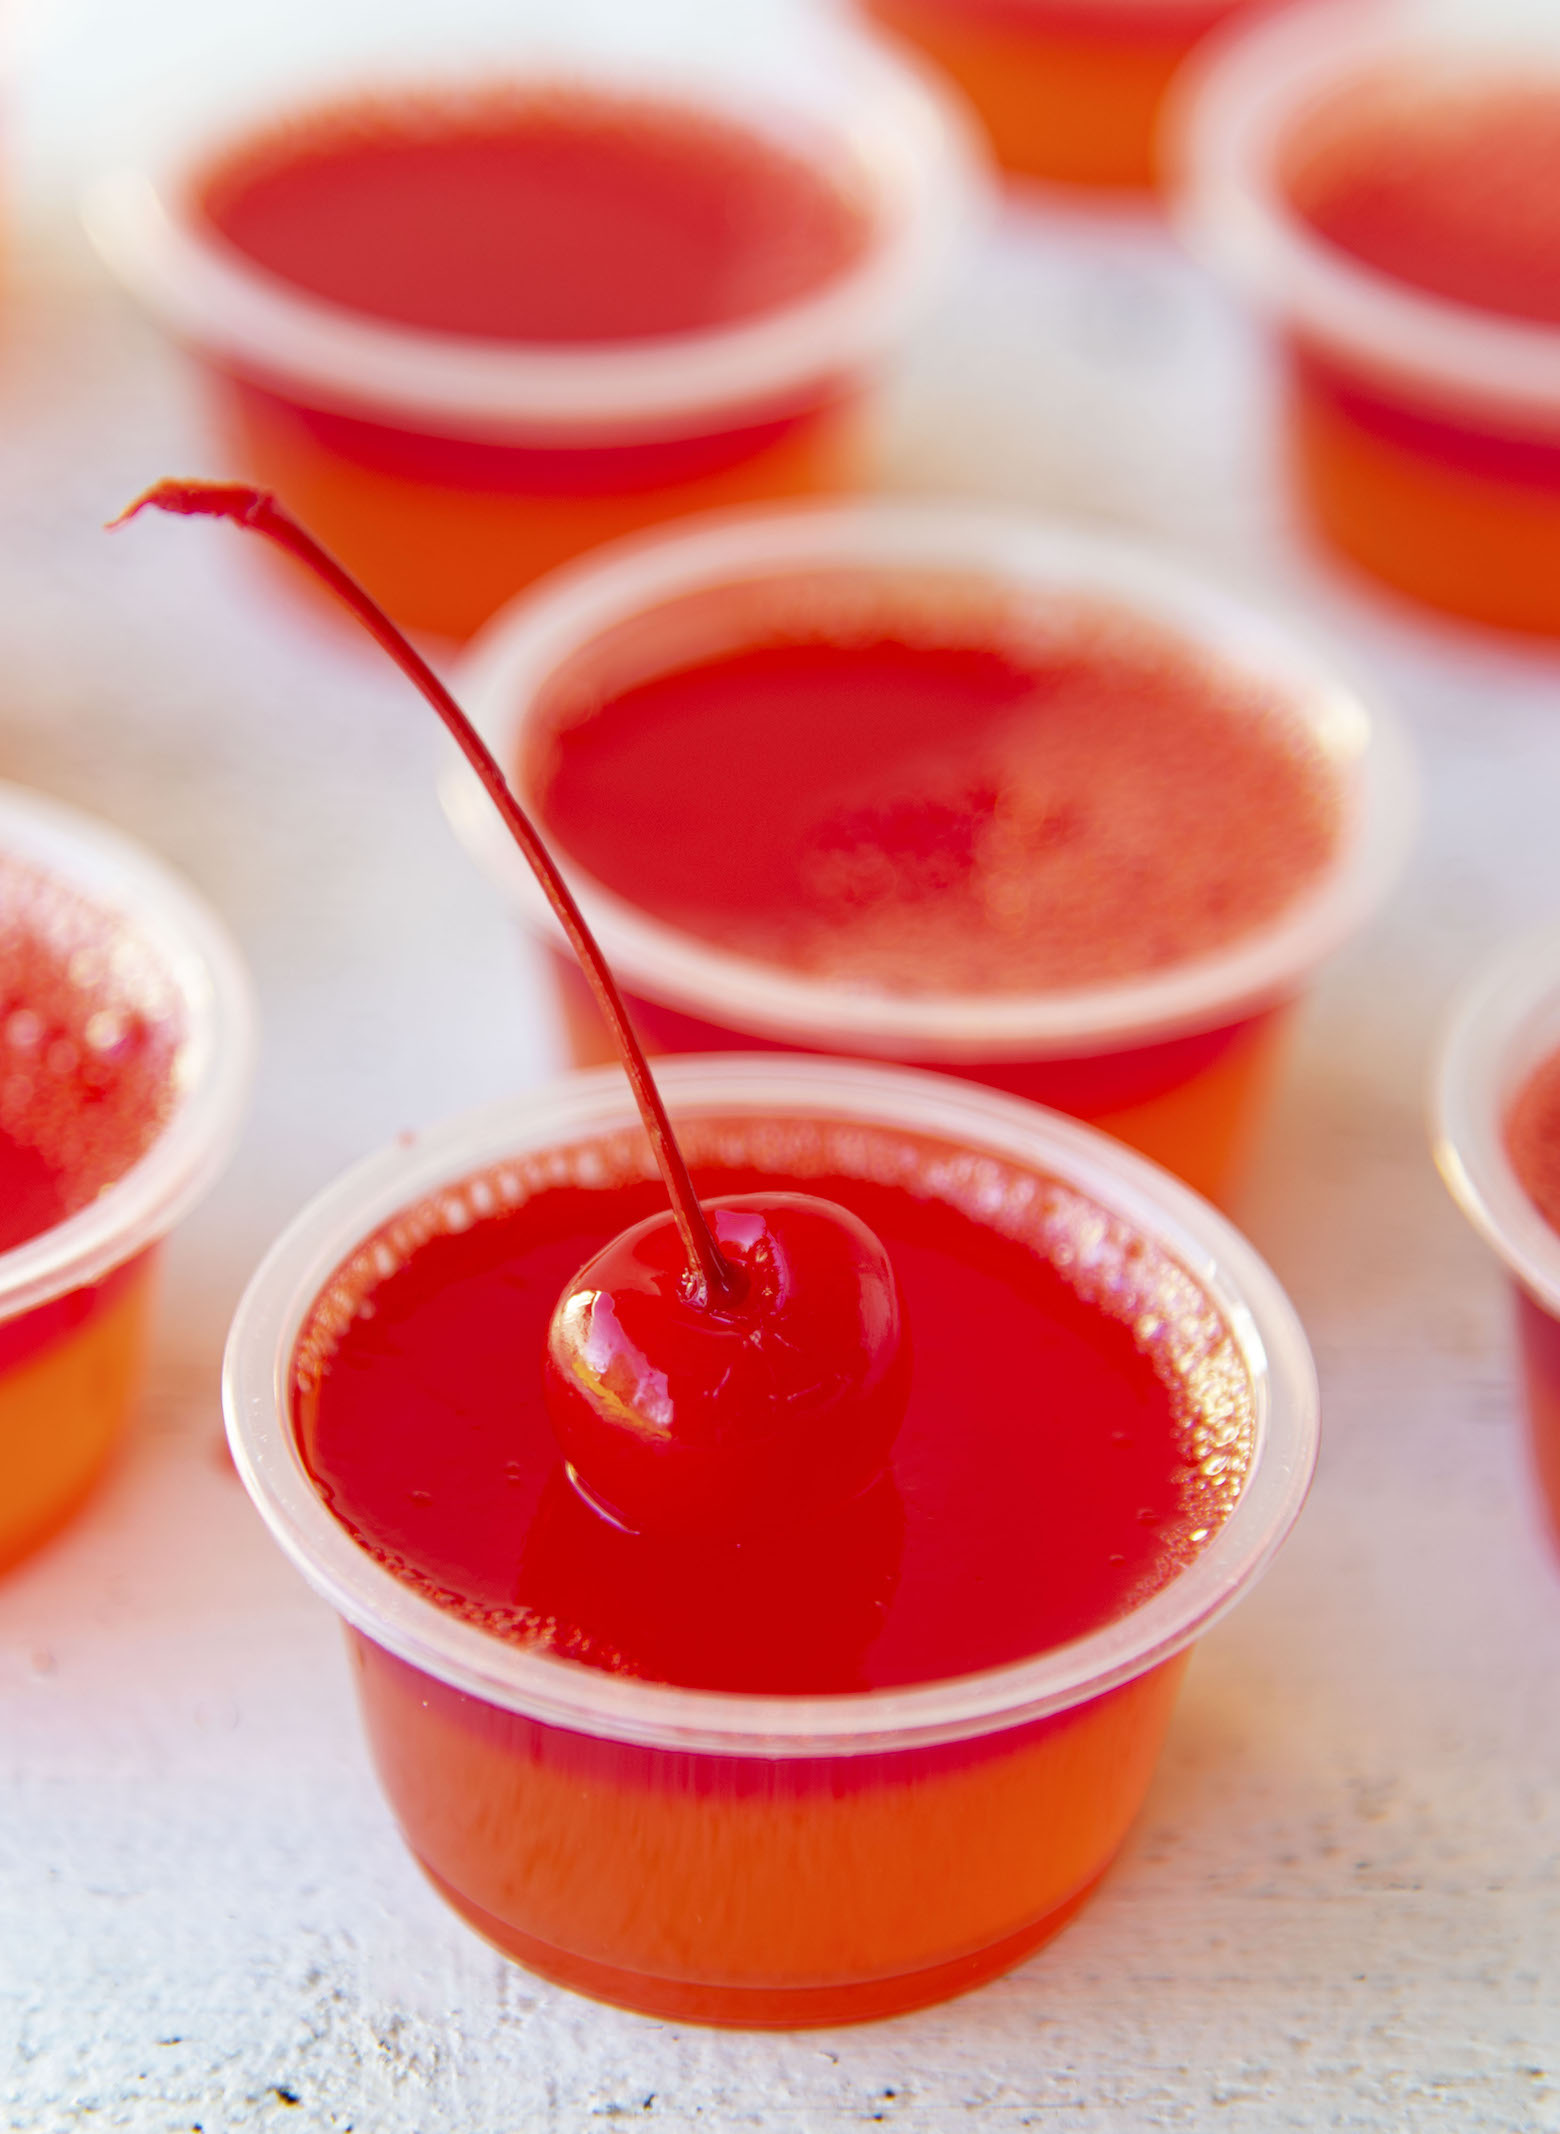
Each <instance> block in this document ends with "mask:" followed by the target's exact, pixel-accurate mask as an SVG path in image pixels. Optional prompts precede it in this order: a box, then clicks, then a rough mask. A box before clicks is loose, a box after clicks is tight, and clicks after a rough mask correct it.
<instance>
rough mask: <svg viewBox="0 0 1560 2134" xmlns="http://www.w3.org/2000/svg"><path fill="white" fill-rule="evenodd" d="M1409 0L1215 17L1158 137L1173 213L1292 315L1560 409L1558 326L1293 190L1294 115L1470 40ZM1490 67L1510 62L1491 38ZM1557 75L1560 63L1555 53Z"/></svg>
mask: <svg viewBox="0 0 1560 2134" xmlns="http://www.w3.org/2000/svg"><path fill="white" fill-rule="evenodd" d="M1471 49H1476V47H1470V46H1468V45H1467V44H1465V43H1464V42H1463V41H1462V40H1460V39H1452V38H1449V37H1447V35H1446V33H1445V31H1444V28H1443V30H1442V31H1441V32H1440V34H1439V35H1438V32H1437V26H1436V23H1435V22H1434V20H1427V19H1426V17H1425V15H1424V13H1423V11H1422V10H1420V9H1418V8H1416V7H1414V6H1412V5H1410V4H1409V0H1309V4H1302V5H1299V6H1289V7H1286V8H1284V9H1283V10H1282V11H1280V12H1278V13H1275V14H1269V15H1265V16H1263V17H1261V18H1260V19H1258V20H1257V21H1256V22H1254V23H1252V24H1249V25H1241V24H1232V25H1230V26H1228V27H1226V28H1224V29H1222V30H1219V31H1217V32H1215V33H1214V35H1213V37H1212V38H1211V39H1210V40H1209V41H1208V43H1207V44H1206V45H1205V46H1203V47H1201V48H1200V49H1199V50H1198V52H1197V53H1196V54H1194V56H1193V57H1192V59H1191V60H1190V61H1189V62H1188V64H1187V66H1186V68H1185V69H1184V70H1183V72H1182V74H1181V75H1180V76H1179V77H1178V80H1177V82H1176V86H1175V88H1174V90H1173V92H1172V95H1171V99H1170V102H1169V104H1168V105H1167V108H1166V114H1165V119H1164V122H1163V129H1162V135H1161V139H1162V142H1163V145H1164V159H1165V162H1166V166H1167V168H1168V171H1169V173H1170V185H1169V194H1170V212H1171V219H1172V222H1173V224H1174V225H1175V227H1176V228H1177V230H1178V231H1179V234H1180V235H1181V237H1182V238H1183V239H1184V241H1185V242H1186V243H1187V245H1188V246H1189V247H1190V249H1191V250H1192V251H1193V252H1194V253H1196V254H1198V255H1199V256H1200V257H1202V258H1203V259H1204V260H1205V261H1206V262H1207V263H1208V264H1209V265H1210V266H1212V267H1213V268H1215V269H1216V270H1218V271H1220V272H1222V273H1223V274H1224V275H1226V276H1227V277H1228V278H1229V279H1230V280H1231V281H1233V282H1234V283H1235V284H1236V285H1237V287H1239V288H1240V289H1242V290H1243V291H1244V292H1245V294H1246V295H1247V296H1248V297H1250V298H1252V299H1253V300H1254V301H1255V302H1256V303H1257V304H1258V305H1259V306H1261V308H1263V309H1264V310H1265V311H1267V312H1268V313H1270V314H1271V315H1272V316H1274V317H1275V318H1276V319H1278V320H1279V321H1280V322H1281V323H1283V324H1285V325H1287V326H1289V327H1290V328H1291V329H1292V330H1294V331H1296V332H1298V333H1300V334H1301V335H1303V336H1305V337H1307V338H1309V339H1311V340H1314V341H1316V342H1318V343H1320V344H1321V345H1322V346H1324V347H1326V348H1329V349H1331V350H1333V351H1335V352H1336V353H1337V354H1339V355H1341V356H1343V357H1346V358H1347V359H1349V360H1350V361H1351V362H1353V363H1354V364H1355V365H1357V366H1358V367H1360V368H1362V369H1363V370H1365V371H1366V372H1367V373H1371V374H1374V375H1377V376H1379V377H1381V378H1383V379H1385V380H1387V381H1389V382H1397V383H1398V384H1399V385H1400V386H1401V384H1402V383H1403V382H1405V381H1407V382H1409V383H1411V384H1417V385H1418V386H1419V387H1420V388H1421V390H1424V391H1428V392H1430V393H1431V394H1432V395H1433V396H1434V397H1435V398H1436V399H1437V400H1439V401H1442V402H1450V403H1451V404H1452V405H1453V406H1467V405H1469V404H1470V403H1471V404H1472V405H1473V406H1474V407H1478V408H1483V407H1487V406H1488V404H1489V403H1490V402H1492V401H1493V402H1497V403H1499V404H1500V405H1501V407H1502V408H1503V409H1505V410H1507V411H1509V412H1510V413H1512V414H1514V415H1516V416H1519V417H1521V418H1524V419H1526V420H1529V421H1531V422H1534V423H1536V424H1539V425H1540V426H1544V427H1554V426H1556V425H1560V327H1555V326H1546V325H1544V324H1543V323H1542V322H1541V321H1538V320H1524V319H1517V318H1507V317H1504V316H1502V315H1501V314H1500V313H1498V312H1493V311H1483V310H1480V309H1479V308H1477V307H1476V306H1474V305H1471V304H1462V303H1458V302H1457V301H1455V300H1454V299H1453V298H1450V297H1444V296H1437V295H1435V294H1434V293H1433V292H1431V291H1429V290H1421V289H1416V288H1414V287H1413V286H1412V285H1411V284H1409V283H1407V282H1401V281H1397V280H1395V279H1394V278H1393V277H1392V276H1390V275H1388V274H1385V273H1382V272H1381V271H1379V270H1378V269H1376V268H1374V267H1370V266H1368V265H1366V264H1365V262H1363V261H1361V260H1357V259H1354V258H1352V257H1351V255H1350V254H1348V253H1347V252H1344V251H1342V250H1341V249H1339V248H1338V247H1336V246H1333V245H1330V244H1328V243H1327V242H1326V241H1325V239H1323V238H1321V237H1320V236H1319V235H1318V234H1317V233H1316V232H1315V231H1313V230H1312V229H1311V228H1310V226H1309V225H1308V224H1307V223H1306V222H1305V220H1304V219H1303V218H1302V217H1301V216H1300V215H1298V214H1297V213H1296V212H1295V211H1294V209H1293V207H1292V206H1291V205H1290V204H1289V201H1288V199H1287V197H1286V194H1285V191H1284V188H1283V187H1282V185H1281V184H1280V183H1279V182H1278V164H1279V159H1280V156H1281V154H1282V151H1283V149H1284V147H1285V145H1286V142H1287V140H1288V138H1289V132H1290V128H1291V126H1292V125H1293V124H1294V122H1296V121H1297V120H1299V119H1301V118H1303V117H1304V116H1305V114H1306V113H1307V112H1308V111H1312V110H1316V109H1318V108H1323V107H1324V106H1325V104H1326V101H1327V99H1328V97H1329V95H1330V94H1332V93H1334V92H1336V91H1338V90H1340V89H1342V88H1346V87H1347V86H1348V84H1349V83H1350V82H1351V81H1352V80H1358V79H1359V78H1361V77H1362V76H1364V75H1367V74H1369V73H1370V72H1371V71H1373V70H1374V69H1376V68H1378V67H1382V66H1384V65H1389V64H1391V63H1393V62H1399V63H1401V62H1403V61H1404V60H1405V59H1406V60H1407V61H1408V62H1409V63H1410V64H1411V65H1417V66H1426V65H1429V66H1430V67H1431V68H1432V69H1438V70H1440V71H1442V72H1444V71H1445V68H1446V66H1447V63H1448V60H1449V59H1455V58H1456V57H1457V56H1458V55H1461V56H1462V57H1463V58H1464V59H1466V55H1467V53H1468V52H1469V51H1470V50H1471ZM1485 49H1486V50H1487V52H1488V53H1489V54H1490V56H1491V60H1492V62H1493V64H1492V65H1491V68H1490V71H1491V72H1492V74H1493V73H1496V72H1499V73H1503V74H1505V73H1509V72H1510V63H1509V61H1508V63H1507V64H1506V66H1504V67H1502V66H1501V65H1500V61H1499V55H1500V53H1502V52H1503V51H1509V49H1510V47H1508V46H1506V45H1503V44H1500V43H1492V44H1490V45H1489V46H1487V47H1486V48H1485ZM1555 72H1556V79H1557V85H1560V63H1557V64H1556V66H1555Z"/></svg>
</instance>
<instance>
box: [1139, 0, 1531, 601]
mask: <svg viewBox="0 0 1560 2134" xmlns="http://www.w3.org/2000/svg"><path fill="white" fill-rule="evenodd" d="M1479 16H1480V11H1479V10H1477V9H1475V10H1471V11H1466V10H1465V11H1464V22H1463V26H1462V27H1463V34H1453V32H1452V31H1451V30H1450V29H1449V28H1448V25H1447V22H1446V19H1445V17H1444V16H1441V17H1438V16H1437V14H1436V12H1434V11H1430V10H1422V9H1413V8H1410V7H1407V6H1381V5H1370V6H1363V7H1362V6H1357V5H1355V4H1354V0H1347V4H1343V5H1339V4H1336V0H1328V4H1326V5H1323V6H1307V7H1301V8H1296V9H1292V10H1289V11H1287V12H1285V13H1284V14H1283V15H1281V16H1279V17H1277V18H1275V19H1273V20H1270V21H1263V22H1261V23H1258V24H1256V25H1255V26H1253V27H1252V28H1250V29H1249V30H1246V31H1244V32H1242V33H1240V34H1233V35H1231V36H1230V37H1229V38H1228V39H1221V40H1220V41H1219V43H1218V45H1217V46H1216V47H1214V48H1212V49H1211V50H1210V53H1209V55H1208V56H1207V57H1206V58H1205V59H1204V58H1199V59H1198V60H1197V61H1194V62H1193V65H1192V67H1191V69H1189V71H1188V74H1187V76H1186V77H1185V80H1184V86H1183V87H1178V90H1177V100H1176V108H1175V112H1174V115H1173V119H1172V123H1171V127H1170V133H1171V136H1172V145H1171V147H1170V150H1169V160H1170V162H1171V163H1172V164H1173V166H1174V168H1175V171H1176V181H1175V182H1176V188H1177V193H1178V207H1177V214H1178V218H1179V221H1180V224H1181V227H1182V230H1183V232H1184V234H1185V236H1186V237H1187V239H1188V241H1189V242H1190V243H1191V245H1192V246H1193V248H1194V249H1195V250H1197V251H1198V252H1199V253H1201V254H1202V255H1203V256H1204V257H1205V258H1206V259H1207V260H1208V261H1209V262H1210V263H1211V264H1212V265H1214V266H1215V267H1217V268H1219V269H1221V270H1222V271H1223V272H1224V273H1225V274H1226V275H1227V276H1228V278H1229V279H1230V280H1231V281H1232V282H1233V283H1235V284H1236V285H1237V286H1238V287H1239V288H1240V289H1242V290H1243V291H1244V292H1245V293H1246V294H1247V296H1248V297H1250V298H1251V299H1252V301H1253V302H1254V303H1255V304H1256V305H1257V306H1258V307H1260V308H1261V309H1262V310H1263V311H1264V312H1265V313H1266V314H1267V315H1268V317H1269V319H1270V320H1271V322H1272V325H1273V328H1274V330H1275V333H1276V335H1277V338H1278V343H1279V347H1280V351H1281V357H1282V369H1283V416H1282V420H1283V424H1284V429H1285V438H1286V446H1287V455H1288V461H1289V468H1290V474H1291V479H1292V482H1293V486H1294V490H1295V494H1296V496H1297V499H1298V502H1299V506H1300V509H1301V512H1302V514H1303V516H1304V518H1305V519H1306V521H1307V522H1308V523H1309V525H1310V527H1311V528H1312V530H1313V531H1314V532H1315V533H1316V534H1317V535H1318V536H1319V537H1320V538H1321V540H1322V541H1323V542H1324V543H1325V544H1327V545H1328V546H1329V547H1330V548H1332V549H1333V550H1334V551H1335V552H1336V553H1337V554H1339V555H1341V556H1343V557H1344V558H1346V559H1347V560H1348V561H1349V562H1351V563H1353V564H1355V565H1357V566H1358V567H1359V568H1360V569H1361V570H1363V571H1365V572H1367V573H1368V574H1369V575H1370V576H1371V577H1373V578H1375V579H1377V580H1379V581H1381V582H1383V583H1385V584H1386V585H1389V586H1391V587H1393V588H1395V589H1396V590H1397V591H1398V592H1400V593H1405V594H1407V595H1409V596H1410V597H1411V598H1413V599H1415V600H1417V601H1420V602H1423V603H1425V604H1426V605H1428V606H1430V607H1433V608H1437V609H1441V610H1444V611H1446V612H1449V613H1451V614H1454V615H1460V616H1466V617H1469V618H1471V619H1473V620H1474V621H1477V622H1481V623H1486V624H1491V625H1494V626H1496V627H1499V628H1503V629H1510V630H1516V631H1524V632H1531V633H1539V634H1544V635H1550V636H1552V635H1554V634H1556V633H1557V632H1560V326H1557V325H1555V324H1548V323H1544V322H1543V321H1541V320H1540V319H1537V318H1522V317H1516V316H1508V315H1505V314H1503V313H1501V312H1499V311H1496V310H1493V309H1484V308H1482V307H1480V306H1476V305H1474V304H1473V303H1471V302H1461V301H1454V300H1453V299H1451V298H1449V297H1446V296H1442V295H1438V294H1434V293H1432V292H1431V291H1430V290H1429V289H1427V288H1424V287H1416V286H1413V285H1411V284H1410V283H1409V282H1408V281H1406V280H1402V279H1398V278H1395V277H1394V276H1393V275H1392V274H1390V273H1388V272H1385V271H1383V270H1382V269H1380V268H1378V267H1376V266H1373V265H1371V264H1368V263H1367V262H1366V261H1365V260H1363V259H1361V258H1359V257H1356V256H1355V255H1354V254H1352V253H1351V252H1349V251H1346V250H1344V249H1343V248H1342V247H1341V246H1339V245H1336V244H1332V243H1330V242H1328V241H1327V240H1326V239H1325V238H1324V237H1323V236H1322V235H1321V234H1320V233H1319V231H1318V230H1317V228H1315V227H1314V226H1313V225H1312V223H1310V222H1309V221H1308V220H1307V218H1306V216H1305V214H1304V213H1303V212H1302V211H1301V207H1300V205H1299V204H1298V200H1299V196H1300V192H1301V191H1302V190H1303V188H1304V187H1305V185H1306V183H1307V182H1308V179H1309V178H1310V177H1311V175H1312V174H1313V173H1314V172H1315V171H1316V170H1318V169H1320V168H1323V167H1324V166H1325V162H1326V159H1328V158H1331V157H1335V156H1339V155H1342V154H1347V153H1349V152H1350V144H1351V141H1352V140H1353V139H1354V138H1355V136H1356V135H1358V136H1359V137H1360V138H1361V139H1362V140H1364V141H1366V142H1372V143H1373V144H1374V142H1375V141H1376V139H1377V136H1376V133H1375V129H1377V128H1378V127H1379V128H1380V129H1381V131H1380V134H1379V145H1373V146H1372V148H1371V153H1373V154H1374V155H1375V156H1376V157H1377V159H1378V162H1379V163H1381V164H1382V165H1386V163H1387V162H1388V160H1389V159H1390V156H1391V147H1390V140H1391V133H1390V126H1389V125H1386V124H1384V123H1383V122H1384V121H1389V120H1390V119H1391V117H1392V115H1393V114H1394V113H1397V112H1402V113H1403V114H1404V115H1405V119H1406V120H1412V119H1413V117H1414V114H1415V112H1416V110H1423V109H1425V108H1427V106H1428V107H1432V108H1433V107H1434V106H1435V105H1436V104H1438V103H1439V104H1441V105H1443V106H1445V107H1448V108H1455V106H1456V105H1457V104H1458V103H1459V102H1462V103H1466V102H1468V101H1469V100H1470V99H1471V98H1473V97H1474V96H1475V95H1476V94H1477V93H1478V92H1479V91H1480V89H1481V87H1482V86H1483V85H1488V89H1489V91H1490V92H1491V93H1492V94H1498V93H1499V92H1501V91H1502V90H1510V89H1512V88H1513V87H1515V88H1516V89H1518V90H1520V91H1531V90H1532V89H1533V88H1534V87H1535V86H1536V85H1542V84H1544V83H1547V84H1549V85H1550V86H1551V87H1552V90H1553V95H1554V109H1555V111H1556V112H1557V113H1560V43H1557V42H1556V41H1555V40H1554V38H1553V37H1552V36H1551V38H1550V40H1549V41H1548V43H1547V45H1546V46H1542V47H1540V48H1538V49H1536V50H1535V51H1534V52H1532V53H1529V54H1526V55H1523V54H1522V52H1521V50H1520V48H1519V47H1515V46H1513V45H1511V44H1510V43H1502V42H1498V41H1493V42H1492V41H1489V40H1488V39H1485V40H1482V41H1481V39H1480V38H1479V36H1478V35H1477V32H1478V31H1479V29H1480V20H1479ZM1491 27H1492V23H1489V22H1487V23H1485V24H1484V28H1485V29H1489V28H1491ZM1354 152H1355V153H1363V151H1358V150H1357V151H1354Z"/></svg>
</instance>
